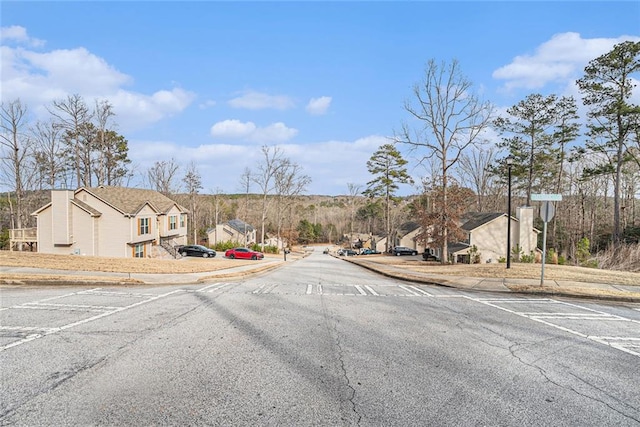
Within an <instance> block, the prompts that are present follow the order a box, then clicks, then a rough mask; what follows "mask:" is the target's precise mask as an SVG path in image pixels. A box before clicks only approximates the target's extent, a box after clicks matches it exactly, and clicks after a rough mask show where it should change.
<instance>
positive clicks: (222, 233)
mask: <svg viewBox="0 0 640 427" xmlns="http://www.w3.org/2000/svg"><path fill="white" fill-rule="evenodd" d="M207 238H208V240H209V244H210V245H212V246H215V245H217V244H218V243H220V242H238V243H241V244H243V245H245V246H249V245H252V244H254V243H256V229H255V228H253V227H252V226H251V225H249V224H247V223H246V222H244V221H242V220H239V219H232V220H229V221H227V222H225V223H224V224H217V225H216V226H215V227H212V228H210V229H208V230H207Z"/></svg>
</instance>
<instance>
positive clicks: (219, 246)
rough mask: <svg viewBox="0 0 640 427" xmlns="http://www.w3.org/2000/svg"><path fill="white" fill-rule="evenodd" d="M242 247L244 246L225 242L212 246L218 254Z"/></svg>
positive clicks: (238, 243)
mask: <svg viewBox="0 0 640 427" xmlns="http://www.w3.org/2000/svg"><path fill="white" fill-rule="evenodd" d="M243 246H244V244H243V243H240V242H233V241H227V242H218V243H216V244H215V245H214V246H213V249H214V250H215V251H218V252H225V251H226V250H227V249H233V248H241V247H243Z"/></svg>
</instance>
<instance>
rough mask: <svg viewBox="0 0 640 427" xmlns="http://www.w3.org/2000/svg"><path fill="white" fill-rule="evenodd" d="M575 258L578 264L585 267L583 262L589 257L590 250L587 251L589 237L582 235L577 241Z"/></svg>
mask: <svg viewBox="0 0 640 427" xmlns="http://www.w3.org/2000/svg"><path fill="white" fill-rule="evenodd" d="M576 258H577V259H578V264H580V265H582V266H583V267H585V265H584V264H585V263H586V262H587V261H588V260H589V258H591V252H590V251H589V239H587V238H586V237H583V238H582V239H580V241H578V245H577V248H576Z"/></svg>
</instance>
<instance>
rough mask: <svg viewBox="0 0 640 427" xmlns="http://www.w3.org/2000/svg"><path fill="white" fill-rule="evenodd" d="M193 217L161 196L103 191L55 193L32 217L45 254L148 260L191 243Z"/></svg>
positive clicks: (149, 192)
mask: <svg viewBox="0 0 640 427" xmlns="http://www.w3.org/2000/svg"><path fill="white" fill-rule="evenodd" d="M187 214H188V211H187V210H186V209H185V208H184V207H182V206H180V205H179V204H177V203H176V202H174V201H173V200H171V199H169V198H168V197H166V196H164V195H162V194H160V193H158V192H157V191H153V190H145V189H138V188H124V187H105V186H100V187H93V188H79V189H77V190H75V191H72V190H52V191H51V202H50V203H48V204H46V205H45V206H43V207H41V208H40V209H38V210H37V211H35V212H34V213H33V214H32V215H34V216H35V217H36V219H37V242H38V251H39V252H43V253H54V254H77V255H90V256H104V257H121V258H130V257H136V258H146V257H163V256H167V255H168V254H171V255H174V254H175V250H174V249H173V247H174V246H176V245H182V244H186V243H187V238H186V236H187ZM174 256H175V255H174Z"/></svg>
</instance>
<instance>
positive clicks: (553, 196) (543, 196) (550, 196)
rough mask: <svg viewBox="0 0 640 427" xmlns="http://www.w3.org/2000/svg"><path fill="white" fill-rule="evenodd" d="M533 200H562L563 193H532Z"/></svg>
mask: <svg viewBox="0 0 640 427" xmlns="http://www.w3.org/2000/svg"><path fill="white" fill-rule="evenodd" d="M531 201H532V202H560V201H562V194H532V195H531Z"/></svg>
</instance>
